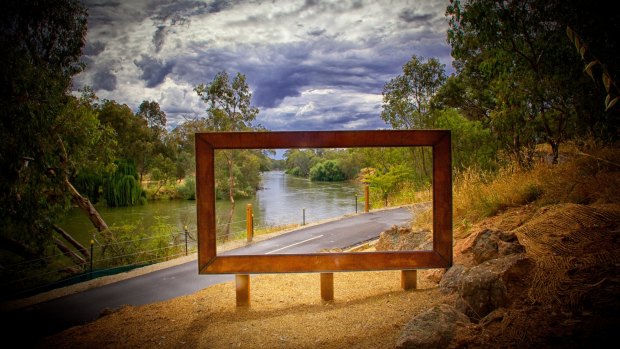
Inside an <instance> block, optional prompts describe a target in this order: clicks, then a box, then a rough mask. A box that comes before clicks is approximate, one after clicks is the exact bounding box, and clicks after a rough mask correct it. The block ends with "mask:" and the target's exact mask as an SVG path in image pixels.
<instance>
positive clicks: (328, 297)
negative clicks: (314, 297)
mask: <svg viewBox="0 0 620 349" xmlns="http://www.w3.org/2000/svg"><path fill="white" fill-rule="evenodd" d="M321 299H322V300H324V301H333V300H334V273H321Z"/></svg>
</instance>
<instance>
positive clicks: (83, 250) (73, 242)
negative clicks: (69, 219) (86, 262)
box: [52, 224, 90, 258]
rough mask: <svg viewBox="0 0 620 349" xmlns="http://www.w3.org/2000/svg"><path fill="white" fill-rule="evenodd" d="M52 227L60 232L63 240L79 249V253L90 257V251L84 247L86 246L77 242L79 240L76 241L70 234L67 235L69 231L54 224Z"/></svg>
mask: <svg viewBox="0 0 620 349" xmlns="http://www.w3.org/2000/svg"><path fill="white" fill-rule="evenodd" d="M52 227H53V228H54V230H55V231H56V232H57V233H58V234H60V235H61V236H62V237H63V238H64V239H65V240H67V241H68V242H69V243H70V244H71V245H73V246H74V247H75V248H76V249H77V250H78V251H80V253H81V254H82V255H83V256H84V257H86V258H90V252H88V250H87V249H86V247H84V246H83V245H82V244H80V243H79V241H77V240H76V239H74V238H73V237H72V236H71V235H69V233H67V232H66V231H64V230H63V229H62V228H61V227H59V226H57V225H56V224H54V225H52Z"/></svg>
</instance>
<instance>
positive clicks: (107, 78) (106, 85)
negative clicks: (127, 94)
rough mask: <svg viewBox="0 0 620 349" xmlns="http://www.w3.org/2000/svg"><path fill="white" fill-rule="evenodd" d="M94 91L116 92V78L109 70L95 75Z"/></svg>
mask: <svg viewBox="0 0 620 349" xmlns="http://www.w3.org/2000/svg"><path fill="white" fill-rule="evenodd" d="M92 88H93V90H95V91H97V90H106V91H114V90H116V76H115V75H114V74H112V73H111V72H109V71H107V70H100V71H98V72H96V73H95V75H93V83H92Z"/></svg>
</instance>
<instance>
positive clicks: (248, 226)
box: [245, 204, 254, 242]
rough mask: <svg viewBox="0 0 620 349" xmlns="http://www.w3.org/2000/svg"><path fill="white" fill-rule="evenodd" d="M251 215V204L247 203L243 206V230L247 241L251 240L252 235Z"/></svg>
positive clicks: (252, 223)
mask: <svg viewBox="0 0 620 349" xmlns="http://www.w3.org/2000/svg"><path fill="white" fill-rule="evenodd" d="M252 216H253V215H252V204H248V205H247V206H246V208H245V231H246V233H247V240H248V242H252V237H253V235H254V231H253V230H254V229H253V227H252V226H253V225H254V222H253V221H252Z"/></svg>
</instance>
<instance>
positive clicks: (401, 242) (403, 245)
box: [375, 225, 433, 251]
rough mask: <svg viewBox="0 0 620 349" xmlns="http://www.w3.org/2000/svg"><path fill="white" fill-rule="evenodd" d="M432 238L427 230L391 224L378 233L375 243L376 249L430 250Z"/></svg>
mask: <svg viewBox="0 0 620 349" xmlns="http://www.w3.org/2000/svg"><path fill="white" fill-rule="evenodd" d="M432 249H433V240H432V235H431V232H430V231H429V230H411V229H409V228H406V227H399V226H396V225H394V226H392V227H391V228H390V229H388V230H386V231H384V232H382V233H381V234H380V235H379V240H378V241H377V243H376V244H375V250H377V251H413V250H432Z"/></svg>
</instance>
